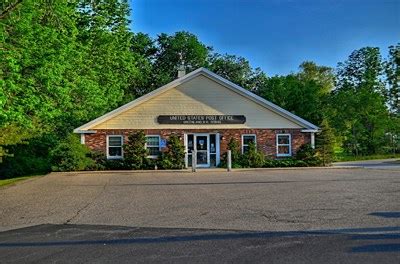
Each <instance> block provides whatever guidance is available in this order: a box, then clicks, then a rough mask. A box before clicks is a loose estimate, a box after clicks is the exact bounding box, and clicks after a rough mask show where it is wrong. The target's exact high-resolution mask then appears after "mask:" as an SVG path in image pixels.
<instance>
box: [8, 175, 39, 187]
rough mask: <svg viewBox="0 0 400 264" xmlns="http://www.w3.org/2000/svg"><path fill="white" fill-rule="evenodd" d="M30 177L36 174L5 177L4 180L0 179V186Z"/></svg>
mask: <svg viewBox="0 0 400 264" xmlns="http://www.w3.org/2000/svg"><path fill="white" fill-rule="evenodd" d="M32 177H38V175H32V176H24V177H18V178H12V179H5V180H1V179H0V187H2V186H5V185H9V184H13V183H15V182H18V181H23V180H27V179H30V178H32Z"/></svg>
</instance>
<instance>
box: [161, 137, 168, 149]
mask: <svg viewBox="0 0 400 264" xmlns="http://www.w3.org/2000/svg"><path fill="white" fill-rule="evenodd" d="M166 147H167V140H166V139H165V138H162V139H161V140H160V148H166Z"/></svg>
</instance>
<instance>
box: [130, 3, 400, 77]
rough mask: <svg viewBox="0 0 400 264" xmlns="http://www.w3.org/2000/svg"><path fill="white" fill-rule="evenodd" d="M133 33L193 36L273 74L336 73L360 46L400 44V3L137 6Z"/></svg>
mask: <svg viewBox="0 0 400 264" xmlns="http://www.w3.org/2000/svg"><path fill="white" fill-rule="evenodd" d="M130 2H131V8H132V17H131V20H132V26H131V27H132V30H133V31H134V32H144V33H147V34H149V35H150V36H152V37H156V36H157V35H158V34H160V33H167V34H173V33H174V32H176V31H182V30H185V31H189V32H191V33H194V34H195V35H197V36H198V37H199V39H200V41H202V42H203V43H205V44H206V45H208V46H212V47H214V50H215V51H216V52H218V53H229V54H234V55H238V56H243V57H245V58H246V59H248V60H249V61H250V63H251V65H252V66H253V67H260V68H261V69H262V70H264V71H265V72H266V73H267V74H268V75H270V76H271V75H275V74H288V73H290V72H296V71H297V69H298V66H299V64H300V63H301V62H303V61H305V60H312V61H315V62H316V63H317V64H320V65H326V66H331V67H335V66H336V64H337V63H338V62H340V61H344V60H345V59H346V58H347V57H348V56H349V55H350V53H351V52H352V51H353V50H355V49H359V48H361V47H365V46H374V47H380V48H381V51H382V53H383V55H384V56H386V54H387V47H388V46H389V45H393V44H396V43H398V42H400V0H375V1H371V0H319V1H317V0H314V1H311V0H297V1H296V0H197V1H195V0H132V1H130Z"/></svg>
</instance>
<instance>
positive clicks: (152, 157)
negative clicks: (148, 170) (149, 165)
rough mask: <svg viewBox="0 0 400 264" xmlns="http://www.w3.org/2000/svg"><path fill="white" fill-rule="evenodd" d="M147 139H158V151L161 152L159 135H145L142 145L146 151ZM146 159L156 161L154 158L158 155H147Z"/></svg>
mask: <svg viewBox="0 0 400 264" xmlns="http://www.w3.org/2000/svg"><path fill="white" fill-rule="evenodd" d="M148 137H158V151H160V152H161V136H160V135H146V143H145V144H144V147H145V148H146V149H147V138H148ZM153 147H154V146H153ZM147 157H148V158H150V159H156V158H158V155H148V156H147Z"/></svg>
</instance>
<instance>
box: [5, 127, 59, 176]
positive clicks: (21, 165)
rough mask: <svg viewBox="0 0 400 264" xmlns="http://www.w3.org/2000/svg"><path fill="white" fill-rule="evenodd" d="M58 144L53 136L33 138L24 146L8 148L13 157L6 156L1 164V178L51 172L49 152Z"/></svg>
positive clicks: (18, 145)
mask: <svg viewBox="0 0 400 264" xmlns="http://www.w3.org/2000/svg"><path fill="white" fill-rule="evenodd" d="M57 142H58V139H57V137H56V136H55V135H53V134H45V135H42V136H40V137H37V138H31V139H30V140H28V141H27V142H26V143H24V144H17V145H11V146H6V147H7V150H9V152H10V153H13V156H12V157H11V156H6V157H5V158H4V159H3V162H2V163H0V178H1V179H6V178H13V177H20V176H26V175H34V174H46V173H48V172H50V171H51V164H50V158H49V150H50V149H51V148H53V147H54V146H55V145H56V144H57Z"/></svg>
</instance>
